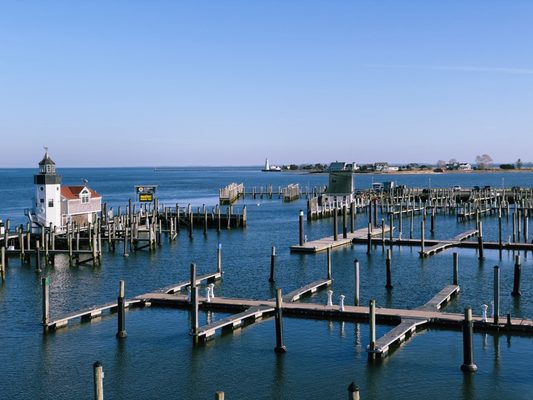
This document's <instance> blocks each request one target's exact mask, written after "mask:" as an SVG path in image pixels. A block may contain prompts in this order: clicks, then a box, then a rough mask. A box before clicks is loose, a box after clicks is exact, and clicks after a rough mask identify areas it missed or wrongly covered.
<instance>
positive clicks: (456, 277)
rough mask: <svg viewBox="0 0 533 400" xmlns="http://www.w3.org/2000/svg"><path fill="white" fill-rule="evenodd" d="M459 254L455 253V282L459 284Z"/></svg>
mask: <svg viewBox="0 0 533 400" xmlns="http://www.w3.org/2000/svg"><path fill="white" fill-rule="evenodd" d="M458 282H459V254H458V253H453V284H454V285H458V284H459V283H458Z"/></svg>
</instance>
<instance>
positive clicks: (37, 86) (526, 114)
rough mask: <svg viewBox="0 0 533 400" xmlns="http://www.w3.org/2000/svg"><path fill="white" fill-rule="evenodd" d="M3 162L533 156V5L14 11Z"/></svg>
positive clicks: (136, 6)
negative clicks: (46, 149)
mask: <svg viewBox="0 0 533 400" xmlns="http://www.w3.org/2000/svg"><path fill="white" fill-rule="evenodd" d="M0 137H1V142H0V143H1V144H0V167H20V166H29V167H34V166H36V163H37V162H38V161H39V160H40V158H41V157H42V154H43V149H42V146H44V145H47V146H49V148H50V154H51V155H52V158H53V159H54V160H55V161H56V163H57V164H58V166H59V167H66V166H135V165H149V166H153V165H258V164H262V163H263V161H264V158H265V157H269V159H270V161H271V163H273V164H282V163H303V162H330V161H334V160H345V161H356V162H358V163H364V162H372V161H389V162H392V163H401V162H408V161H422V162H431V163H435V162H436V161H437V160H440V159H443V160H449V159H450V158H456V159H458V160H464V161H474V159H475V156H476V155H477V154H482V153H488V154H489V155H491V156H492V158H493V159H494V161H496V162H514V161H515V160H516V159H517V158H519V157H520V158H522V160H525V161H530V160H533V155H532V154H531V151H532V149H533V1H513V0H509V1H503V0H502V1H492V0H484V1H474V0H471V1H459V0H457V1H453V0H447V1H436V0H435V1H431V0H420V1H408V0H406V1H400V0H390V1H356V0H352V1H348V0H346V1H335V0H329V1H326V0H321V1H312V0H305V1H296V0H295V1H291V0H280V1H267V0H265V1H249V0H247V1H224V0H213V1H201V0H194V1H178V0H175V1H170V0H169V1H158V0H152V1H148V0H145V1H132V0H127V1H126V0H125V1H116V0H106V1H104V0H102V1H71V0H65V1H53V0H49V1H16V0H4V1H2V2H0Z"/></svg>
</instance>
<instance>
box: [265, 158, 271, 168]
mask: <svg viewBox="0 0 533 400" xmlns="http://www.w3.org/2000/svg"><path fill="white" fill-rule="evenodd" d="M264 171H270V163H269V162H268V158H267V159H265V168H264Z"/></svg>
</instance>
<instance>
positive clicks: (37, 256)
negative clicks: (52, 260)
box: [35, 240, 41, 272]
mask: <svg viewBox="0 0 533 400" xmlns="http://www.w3.org/2000/svg"><path fill="white" fill-rule="evenodd" d="M35 272H41V247H40V242H39V241H38V240H37V241H36V242H35Z"/></svg>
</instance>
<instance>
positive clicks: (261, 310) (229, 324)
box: [196, 305, 275, 342]
mask: <svg viewBox="0 0 533 400" xmlns="http://www.w3.org/2000/svg"><path fill="white" fill-rule="evenodd" d="M274 309H275V308H274V307H272V306H265V305H260V306H254V307H250V308H248V309H247V310H245V311H243V312H241V313H238V314H234V315H230V316H229V317H226V318H224V319H221V320H220V321H215V322H212V323H210V324H207V325H204V326H202V327H200V328H199V329H198V332H197V333H196V336H198V339H199V340H200V341H203V342H205V341H207V340H209V339H212V337H213V336H214V335H215V332H216V331H217V330H219V329H227V328H229V329H231V330H235V329H237V328H240V327H242V326H243V325H245V324H249V323H253V322H255V321H257V320H259V319H261V318H262V317H263V315H264V314H271V313H272V312H274Z"/></svg>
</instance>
